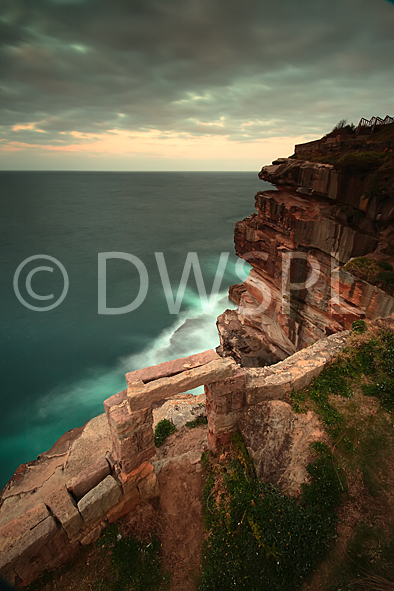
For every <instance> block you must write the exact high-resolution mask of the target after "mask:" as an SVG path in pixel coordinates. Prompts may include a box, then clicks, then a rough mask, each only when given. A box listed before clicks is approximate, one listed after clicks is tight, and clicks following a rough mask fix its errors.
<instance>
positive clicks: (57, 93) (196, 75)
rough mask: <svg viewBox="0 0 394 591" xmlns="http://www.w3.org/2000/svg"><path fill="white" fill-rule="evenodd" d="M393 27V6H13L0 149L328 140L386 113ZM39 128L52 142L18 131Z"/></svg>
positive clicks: (2, 57) (6, 36)
mask: <svg viewBox="0 0 394 591" xmlns="http://www.w3.org/2000/svg"><path fill="white" fill-rule="evenodd" d="M393 31H394V7H393V6H392V4H391V3H389V2H387V1H385V0H332V1H331V2H323V1H320V2H316V0H298V2H294V1H293V0H283V1H282V2H278V1H277V2H271V1H269V2H267V1H264V0H259V1H257V0H253V1H247V0H246V2H244V3H241V2H239V0H166V1H164V0H144V1H140V0H114V1H111V2H108V0H69V1H68V0H34V2H32V1H31V0H9V1H8V2H7V1H6V2H3V8H2V13H1V19H0V39H1V46H0V90H1V95H2V96H1V111H0V125H1V126H2V127H1V128H0V139H5V138H8V139H9V140H11V141H22V142H27V143H33V144H34V143H37V144H42V143H52V142H53V141H54V140H56V141H57V142H58V143H59V144H60V143H62V142H67V141H69V140H72V141H73V142H74V141H76V140H75V138H73V137H72V136H68V135H67V132H70V131H73V130H78V131H80V132H83V133H101V132H103V131H105V130H107V129H127V130H144V129H159V130H162V131H166V130H173V131H176V132H179V133H190V134H194V135H200V134H207V133H211V134H219V135H220V134H221V135H229V136H230V139H233V140H237V141H250V140H253V139H258V138H261V137H267V136H275V135H278V136H284V135H288V136H291V135H293V136H295V135H298V134H303V133H319V132H322V131H327V125H328V126H329V125H330V124H332V123H335V122H336V121H337V120H338V119H341V118H342V117H348V118H349V117H350V118H353V117H355V116H357V117H361V116H366V117H370V116H372V115H373V114H378V115H385V114H386V113H385V112H382V111H381V109H383V108H385V107H387V105H388V104H389V102H388V101H389V98H390V97H391V96H392V79H393V56H394V35H393ZM391 111H393V109H391ZM390 114H393V113H392V112H391V113H390ZM32 122H36V123H37V128H39V129H41V130H43V131H44V132H45V133H39V132H37V131H35V130H34V129H26V130H23V129H17V130H16V131H12V127H13V126H24V125H28V124H30V123H32ZM207 124H209V125H207ZM245 124H247V125H246V126H245ZM59 132H66V133H64V134H60V133H59ZM78 141H83V140H78Z"/></svg>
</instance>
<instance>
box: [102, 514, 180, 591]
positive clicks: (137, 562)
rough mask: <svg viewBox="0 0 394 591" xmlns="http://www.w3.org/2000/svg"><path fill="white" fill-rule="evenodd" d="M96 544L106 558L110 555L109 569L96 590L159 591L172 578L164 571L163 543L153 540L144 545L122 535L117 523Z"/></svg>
mask: <svg viewBox="0 0 394 591" xmlns="http://www.w3.org/2000/svg"><path fill="white" fill-rule="evenodd" d="M97 545H98V546H99V547H100V550H101V553H102V556H103V558H104V557H105V556H107V555H110V557H111V561H110V570H109V572H105V575H104V577H103V578H102V579H100V580H99V581H97V582H96V584H95V586H94V590H95V591H160V590H164V589H166V588H167V587H168V582H169V577H168V576H167V575H164V574H163V573H162V570H161V560H160V557H159V551H160V542H159V540H158V539H157V538H154V537H152V538H151V539H150V540H149V542H147V543H145V542H142V541H140V540H138V539H137V538H131V537H125V536H121V535H120V534H119V533H118V526H117V524H113V525H112V526H110V527H108V528H107V529H106V530H105V532H104V534H103V535H102V536H101V538H100V539H99V540H98V542H97Z"/></svg>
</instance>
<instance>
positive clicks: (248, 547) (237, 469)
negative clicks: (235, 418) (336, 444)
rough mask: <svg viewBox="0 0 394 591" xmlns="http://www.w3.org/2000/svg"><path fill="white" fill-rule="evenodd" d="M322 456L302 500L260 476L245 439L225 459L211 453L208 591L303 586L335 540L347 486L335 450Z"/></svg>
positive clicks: (207, 460)
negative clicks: (265, 481)
mask: <svg viewBox="0 0 394 591" xmlns="http://www.w3.org/2000/svg"><path fill="white" fill-rule="evenodd" d="M314 453H315V455H316V456H317V459H316V461H315V462H314V463H313V464H310V465H309V466H308V472H309V474H310V476H311V483H310V484H309V485H305V486H304V489H303V492H302V497H301V500H300V502H296V501H295V500H294V499H293V498H291V497H288V496H286V495H284V494H282V493H281V492H280V491H279V490H278V489H277V488H275V487H273V486H271V485H269V484H263V483H261V482H260V481H259V480H258V479H257V478H256V476H255V473H254V470H253V465H252V462H251V460H250V458H249V456H248V453H247V451H246V448H245V446H244V443H243V441H242V438H241V436H240V435H239V434H235V436H234V437H233V439H232V444H231V448H230V449H229V450H228V451H226V452H225V453H224V454H222V455H221V457H220V459H219V460H218V459H217V458H215V457H214V456H213V455H211V454H206V455H205V456H204V465H205V467H206V485H205V489H204V508H205V525H206V528H207V529H208V531H209V538H208V541H207V542H206V544H205V548H204V556H203V568H204V571H203V576H202V582H201V586H200V589H201V591H208V590H210V591H211V590H212V591H213V590H215V591H220V590H223V591H227V590H228V589H231V588H233V589H247V590H248V591H260V590H261V589H270V590H272V591H282V590H283V591H291V590H292V589H296V588H298V587H299V585H300V584H301V582H302V580H303V579H304V578H305V576H306V575H307V574H308V573H309V572H310V571H311V569H312V568H313V566H314V565H315V564H316V562H317V561H318V560H319V558H321V557H322V556H323V554H324V552H325V551H326V549H327V547H328V546H329V544H330V543H331V541H332V540H333V538H334V537H335V527H336V522H337V516H336V512H335V509H336V507H337V505H338V504H339V503H340V501H341V496H342V493H343V490H344V489H345V483H344V480H343V477H342V474H341V471H340V470H339V469H338V468H337V467H336V466H335V464H334V458H333V455H332V453H331V451H330V449H329V448H328V446H326V445H325V444H323V443H318V444H315V446H314Z"/></svg>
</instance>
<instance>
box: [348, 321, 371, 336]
mask: <svg viewBox="0 0 394 591" xmlns="http://www.w3.org/2000/svg"><path fill="white" fill-rule="evenodd" d="M366 327H367V325H366V322H365V320H355V321H354V322H352V332H353V333H354V334H362V333H364V332H365V329H366Z"/></svg>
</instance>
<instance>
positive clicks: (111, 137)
mask: <svg viewBox="0 0 394 591" xmlns="http://www.w3.org/2000/svg"><path fill="white" fill-rule="evenodd" d="M16 128H18V129H22V128H23V129H31V130H33V132H34V131H38V130H37V129H36V128H35V127H34V124H30V125H28V126H23V127H22V126H16ZM59 135H60V137H61V138H62V140H65V139H66V138H67V137H68V138H69V140H70V143H68V144H63V145H56V144H55V143H53V144H52V143H48V144H33V143H31V144H30V143H27V142H17V141H8V142H7V143H3V142H2V143H0V152H2V153H3V154H5V153H7V152H8V153H15V152H29V153H32V152H35V153H37V154H41V155H48V153H52V154H58V155H60V154H64V156H65V158H66V157H67V155H68V154H71V153H73V154H79V155H81V156H83V155H85V156H90V157H92V156H93V157H99V156H101V157H110V156H111V157H112V162H114V161H115V162H116V156H123V157H124V156H127V157H130V158H136V157H138V158H144V159H148V160H149V159H152V160H153V159H154V160H155V161H156V163H157V160H168V159H170V160H177V161H179V162H183V163H185V162H188V161H201V160H204V161H206V160H207V159H214V160H218V159H220V160H221V161H223V162H225V161H226V160H229V161H232V162H233V161H234V160H237V159H241V160H242V161H243V162H245V160H247V159H250V160H253V161H255V160H256V158H258V159H259V160H264V159H267V158H268V159H273V158H277V157H280V156H289V155H290V154H291V153H292V151H293V149H294V144H297V143H302V142H304V141H308V140H309V139H310V138H308V137H304V136H299V137H269V138H262V139H260V140H255V141H245V142H239V141H234V140H230V139H229V138H228V136H225V135H208V134H207V135H199V136H193V135H191V134H186V133H178V132H172V131H168V132H163V131H160V130H157V129H151V130H147V131H127V130H119V129H110V130H108V131H106V132H104V133H101V134H96V133H82V132H79V131H72V132H69V133H64V132H63V133H61V134H59ZM70 136H71V137H70ZM41 137H42V136H41ZM74 138H75V140H79V141H75V140H74ZM73 140H74V141H73ZM114 157H115V158H114Z"/></svg>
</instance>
